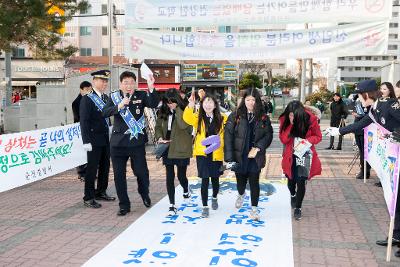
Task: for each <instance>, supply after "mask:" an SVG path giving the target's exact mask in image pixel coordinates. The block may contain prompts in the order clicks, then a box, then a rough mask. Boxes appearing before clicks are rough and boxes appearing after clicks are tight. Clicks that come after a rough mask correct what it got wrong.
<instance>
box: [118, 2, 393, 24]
mask: <svg viewBox="0 0 400 267" xmlns="http://www.w3.org/2000/svg"><path fill="white" fill-rule="evenodd" d="M125 3H126V8H125V13H126V27H128V28H158V27H178V26H182V27H188V26H208V25H232V26H233V25H257V24H272V23H279V24H282V23H284V24H287V23H307V22H362V21H368V22H370V21H373V20H387V19H389V18H390V17H391V15H392V13H391V12H392V1H391V0H219V1H215V0H203V1H198V0H186V1H181V0H169V1H165V0H126V1H125Z"/></svg>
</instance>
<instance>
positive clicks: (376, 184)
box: [374, 182, 382, 187]
mask: <svg viewBox="0 0 400 267" xmlns="http://www.w3.org/2000/svg"><path fill="white" fill-rule="evenodd" d="M374 185H375V186H377V187H382V184H381V182H377V183H374Z"/></svg>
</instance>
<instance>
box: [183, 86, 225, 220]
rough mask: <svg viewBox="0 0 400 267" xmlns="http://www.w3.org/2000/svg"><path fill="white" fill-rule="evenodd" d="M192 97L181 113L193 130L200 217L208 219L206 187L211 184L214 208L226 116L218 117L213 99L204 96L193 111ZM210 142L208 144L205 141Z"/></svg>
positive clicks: (222, 153)
mask: <svg viewBox="0 0 400 267" xmlns="http://www.w3.org/2000/svg"><path fill="white" fill-rule="evenodd" d="M194 108H195V95H194V94H193V93H192V95H191V96H190V98H189V105H188V106H187V107H186V108H185V110H184V112H183V120H184V121H185V122H186V123H187V124H189V125H191V126H193V127H194V128H195V139H194V147H193V156H195V157H196V164H197V173H198V176H199V177H200V178H201V201H202V204H203V210H202V217H204V218H208V217H209V215H210V209H209V207H208V187H209V183H210V178H211V183H212V189H213V193H212V200H211V208H212V209H213V210H216V209H218V199H217V196H218V192H219V177H220V175H221V167H222V161H223V159H224V142H223V141H224V126H225V123H226V119H227V117H226V116H225V115H224V114H221V112H220V110H219V105H218V101H217V99H216V98H215V96H212V95H210V94H205V95H204V96H203V97H202V98H201V100H200V106H199V111H198V112H195V111H194ZM208 141H211V144H208V143H207V142H208Z"/></svg>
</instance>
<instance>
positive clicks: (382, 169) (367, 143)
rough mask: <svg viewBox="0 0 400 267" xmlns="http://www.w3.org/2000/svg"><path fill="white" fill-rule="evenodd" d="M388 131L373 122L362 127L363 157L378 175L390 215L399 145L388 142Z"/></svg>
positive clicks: (391, 213) (394, 200)
mask: <svg viewBox="0 0 400 267" xmlns="http://www.w3.org/2000/svg"><path fill="white" fill-rule="evenodd" d="M389 133H390V132H389V131H388V130H386V129H385V128H383V127H382V126H380V125H378V124H376V123H373V124H370V125H369V126H368V127H366V128H364V155H365V156H364V157H365V160H366V161H368V163H369V164H370V165H371V167H372V168H373V169H374V170H375V172H376V174H377V175H378V177H379V179H380V181H381V183H382V188H383V193H384V197H385V201H386V204H387V207H388V210H389V214H390V216H392V217H393V216H394V213H395V210H396V199H397V190H399V189H398V185H399V181H398V180H399V165H400V161H399V152H400V149H399V145H397V144H394V143H392V142H390V140H389V139H388V138H386V137H385V135H387V134H389Z"/></svg>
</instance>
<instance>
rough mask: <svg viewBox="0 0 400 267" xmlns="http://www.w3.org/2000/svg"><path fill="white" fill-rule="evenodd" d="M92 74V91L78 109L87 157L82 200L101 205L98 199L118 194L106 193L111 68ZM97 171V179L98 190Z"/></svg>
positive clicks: (91, 205) (86, 204)
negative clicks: (108, 89)
mask: <svg viewBox="0 0 400 267" xmlns="http://www.w3.org/2000/svg"><path fill="white" fill-rule="evenodd" d="M91 75H92V76H93V91H92V92H90V93H89V94H87V95H85V96H83V97H82V100H81V104H80V110H79V116H80V125H81V134H82V141H83V148H84V149H85V150H86V151H87V157H88V160H87V161H88V163H87V167H86V174H85V195H84V197H83V201H84V204H85V206H86V207H89V208H100V207H101V204H100V203H98V202H96V200H105V201H113V200H115V197H112V196H109V195H108V194H107V193H106V190H107V187H108V174H109V171H110V142H109V126H110V121H109V119H105V118H104V117H103V115H102V109H103V108H104V106H105V103H106V102H107V100H108V97H107V95H106V94H105V91H106V90H107V84H108V78H109V76H110V71H108V70H100V71H96V72H93V73H92V74H91ZM96 174H97V175H98V177H97V178H98V179H97V189H96V190H95V179H96Z"/></svg>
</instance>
